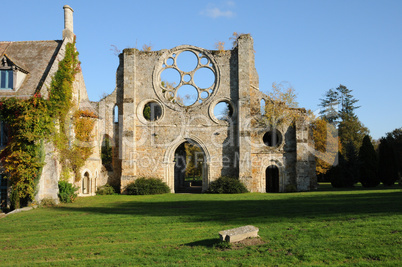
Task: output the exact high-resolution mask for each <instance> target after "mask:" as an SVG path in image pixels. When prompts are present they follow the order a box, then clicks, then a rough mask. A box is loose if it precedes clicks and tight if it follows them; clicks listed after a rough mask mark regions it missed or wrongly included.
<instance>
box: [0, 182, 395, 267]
mask: <svg viewBox="0 0 402 267" xmlns="http://www.w3.org/2000/svg"><path fill="white" fill-rule="evenodd" d="M322 190H323V191H316V192H304V193H288V194H257V193H253V194H241V195H210V194H165V195H154V196H122V195H114V196H96V197H87V198H79V199H78V200H77V202H75V203H73V204H67V205H60V206H58V207H55V208H39V209H35V210H32V211H27V212H21V213H18V214H13V215H9V216H7V217H6V218H3V219H1V220H0V232H1V235H0V265H1V266H4V265H5V266H7V265H19V266H32V265H63V266H65V265H80V266H93V265H113V266H118V265H124V266H127V265H157V264H159V265H188V266H190V265H191V266H205V265H207V266H227V265H246V266H250V265H251V266H262V265H264V266H273V265H279V266H281V265H315V266H317V265H319V266H320V265H344V266H349V265H354V266H376V265H379V266H380V265H385V266H398V265H400V264H401V262H402V256H401V255H402V254H401V251H402V206H401V205H402V190H401V188H400V187H399V188H394V189H387V188H381V189H375V190H361V189H359V188H358V189H349V190H340V191H328V190H329V189H328V188H327V189H326V188H325V186H324V189H322ZM248 224H251V225H254V226H257V227H258V228H259V229H260V232H259V234H260V236H261V239H262V240H263V241H265V242H266V243H265V244H261V245H255V246H248V247H241V248H238V249H231V250H220V249H217V248H215V247H214V244H216V243H217V242H218V232H219V231H220V230H224V229H229V228H234V227H238V226H243V225H248Z"/></svg>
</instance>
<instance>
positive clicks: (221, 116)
mask: <svg viewBox="0 0 402 267" xmlns="http://www.w3.org/2000/svg"><path fill="white" fill-rule="evenodd" d="M232 115H233V107H232V106H231V105H230V103H229V102H227V101H221V102H219V103H218V104H216V105H215V107H214V116H215V118H217V119H218V120H222V121H228V120H229V119H230V118H231V117H232Z"/></svg>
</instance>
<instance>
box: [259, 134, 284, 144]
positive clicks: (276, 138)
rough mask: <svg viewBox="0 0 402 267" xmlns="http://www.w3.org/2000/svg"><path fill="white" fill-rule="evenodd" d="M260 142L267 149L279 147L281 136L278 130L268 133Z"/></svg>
mask: <svg viewBox="0 0 402 267" xmlns="http://www.w3.org/2000/svg"><path fill="white" fill-rule="evenodd" d="M262 141H263V142H264V144H265V145H266V146H269V147H276V146H279V145H280V144H281V143H282V134H281V132H279V131H278V130H272V131H268V132H266V133H265V134H264V136H263V137H262Z"/></svg>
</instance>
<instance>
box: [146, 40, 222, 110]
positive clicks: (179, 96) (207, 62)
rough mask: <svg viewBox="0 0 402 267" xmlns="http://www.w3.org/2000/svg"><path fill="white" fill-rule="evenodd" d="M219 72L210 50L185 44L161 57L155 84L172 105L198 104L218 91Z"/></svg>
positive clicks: (156, 70)
mask: <svg viewBox="0 0 402 267" xmlns="http://www.w3.org/2000/svg"><path fill="white" fill-rule="evenodd" d="M218 76H219V75H218V74H217V68H216V64H215V62H214V61H213V59H212V57H211V56H210V55H209V54H208V52H207V51H204V50H202V49H200V48H197V47H193V46H181V47H177V48H176V49H172V50H169V51H168V52H167V53H165V54H164V55H163V56H162V57H161V59H160V61H159V64H158V66H156V69H155V72H154V88H155V92H156V94H157V95H158V97H159V98H160V99H161V100H162V101H163V102H165V103H167V104H168V106H171V107H173V108H174V107H176V106H180V107H190V106H196V105H200V104H202V103H204V102H206V101H208V100H209V99H210V98H211V97H212V96H213V95H214V94H215V93H216V92H215V91H216V88H217V83H218Z"/></svg>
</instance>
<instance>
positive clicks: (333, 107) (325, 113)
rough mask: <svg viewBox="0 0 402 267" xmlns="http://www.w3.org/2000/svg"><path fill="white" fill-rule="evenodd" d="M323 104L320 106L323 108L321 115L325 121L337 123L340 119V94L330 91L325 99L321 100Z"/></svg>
mask: <svg viewBox="0 0 402 267" xmlns="http://www.w3.org/2000/svg"><path fill="white" fill-rule="evenodd" d="M320 100H321V103H320V104H319V106H320V107H321V108H322V109H321V111H320V115H321V117H322V118H323V119H325V120H326V121H328V122H329V123H333V122H336V121H337V120H338V119H339V112H338V106H339V93H338V91H335V90H333V89H329V90H328V91H327V92H326V93H325V98H323V99H320Z"/></svg>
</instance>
